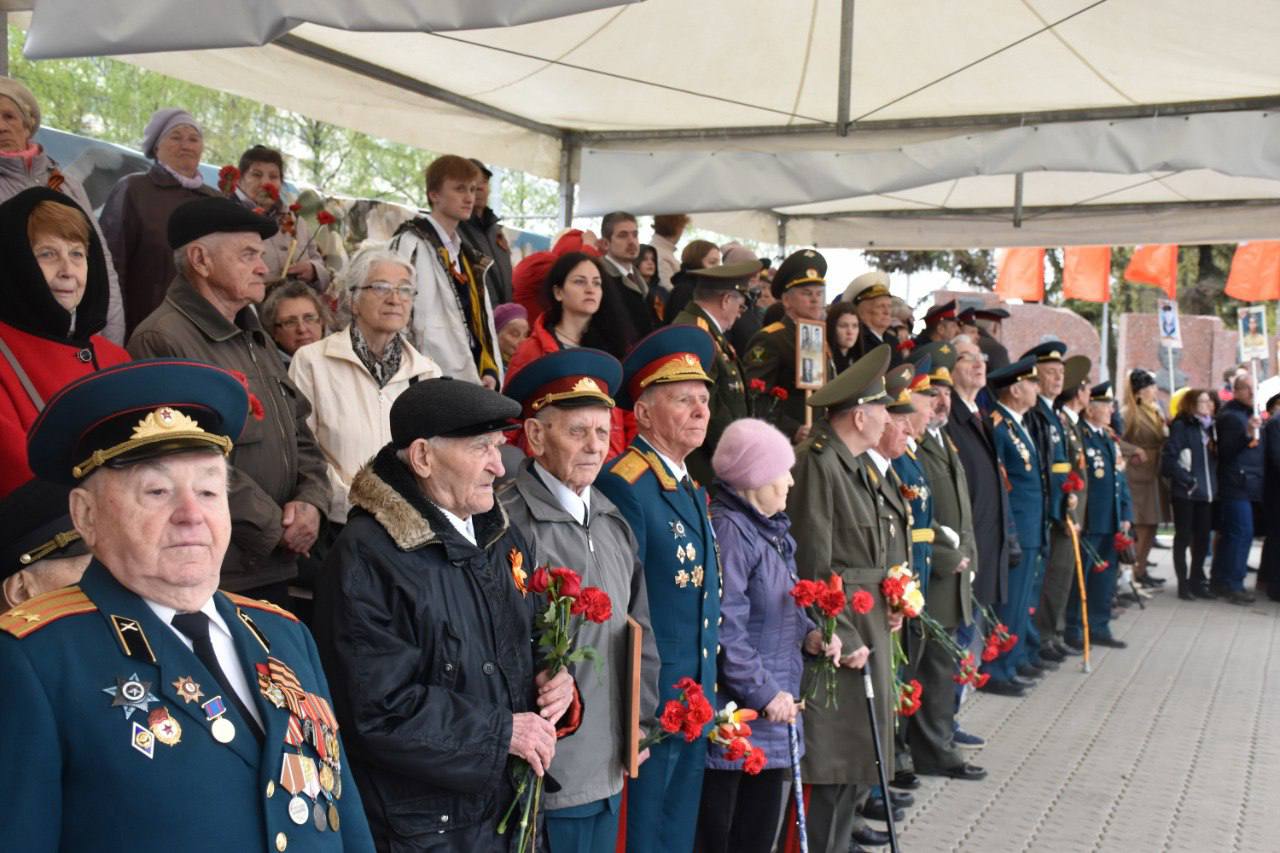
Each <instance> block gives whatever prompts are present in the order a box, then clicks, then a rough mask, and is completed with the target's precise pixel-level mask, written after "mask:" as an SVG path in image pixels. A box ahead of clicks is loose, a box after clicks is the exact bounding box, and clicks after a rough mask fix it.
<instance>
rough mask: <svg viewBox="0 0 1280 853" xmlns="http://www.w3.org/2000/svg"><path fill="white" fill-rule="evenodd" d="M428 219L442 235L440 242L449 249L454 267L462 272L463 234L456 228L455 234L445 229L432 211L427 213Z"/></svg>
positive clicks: (437, 232)
mask: <svg viewBox="0 0 1280 853" xmlns="http://www.w3.org/2000/svg"><path fill="white" fill-rule="evenodd" d="M427 221H428V222H430V223H431V227H432V228H434V229H436V234H438V235H439V236H440V242H441V243H442V244H444V247H445V248H446V249H448V250H449V260H450V261H452V262H453V268H454V270H456V271H457V272H462V260H461V258H462V234H461V233H460V232H459V231H458V230H457V229H456V228H455V229H454V231H453V236H452V237H450V236H449V233H448V232H447V231H445V230H444V226H443V225H441V224H440V223H439V222H436V220H435V217H434V216H432V215H431V214H430V213H428V214H427Z"/></svg>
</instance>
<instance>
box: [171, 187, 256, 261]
mask: <svg viewBox="0 0 1280 853" xmlns="http://www.w3.org/2000/svg"><path fill="white" fill-rule="evenodd" d="M279 230H280V227H279V226H278V225H276V223H275V222H274V221H272V220H270V219H268V218H266V217H265V216H259V215H258V214H256V213H254V212H253V211H252V210H249V209H248V208H246V207H245V206H244V205H243V204H240V203H239V202H236V201H232V200H231V199H229V198H225V197H223V196H205V197H202V198H198V199H196V200H195V201H189V202H187V203H186V204H183V205H180V206H179V207H178V208H177V209H175V210H174V211H173V213H171V214H169V223H168V238H169V248H170V249H180V248H182V247H183V246H185V245H187V244H188V243H190V242H192V241H193V240H199V239H200V238H201V237H206V236H208V235H209V234H244V233H254V234H257V235H258V236H259V237H261V238H262V239H263V240H266V239H268V238H269V237H273V236H275V233H276V232H277V231H279Z"/></svg>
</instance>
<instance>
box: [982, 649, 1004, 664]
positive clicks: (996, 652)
mask: <svg viewBox="0 0 1280 853" xmlns="http://www.w3.org/2000/svg"><path fill="white" fill-rule="evenodd" d="M998 657H1000V648H999V647H998V646H987V647H985V648H984V649H983V650H982V660H983V662H984V663H991V662H992V661H993V660H995V659H996V658H998Z"/></svg>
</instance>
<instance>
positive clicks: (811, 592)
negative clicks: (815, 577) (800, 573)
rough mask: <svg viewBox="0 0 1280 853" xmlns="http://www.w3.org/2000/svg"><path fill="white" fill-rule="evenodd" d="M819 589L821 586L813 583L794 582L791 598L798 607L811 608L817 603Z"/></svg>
mask: <svg viewBox="0 0 1280 853" xmlns="http://www.w3.org/2000/svg"><path fill="white" fill-rule="evenodd" d="M821 588H822V585H821V584H819V583H816V582H815V581H796V585H795V586H793V587H791V597H792V598H794V599H795V600H796V604H798V605H799V606H800V607H812V606H813V605H814V604H816V603H817V602H818V592H819V591H820V590H821Z"/></svg>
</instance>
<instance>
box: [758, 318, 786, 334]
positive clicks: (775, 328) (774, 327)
mask: <svg viewBox="0 0 1280 853" xmlns="http://www.w3.org/2000/svg"><path fill="white" fill-rule="evenodd" d="M786 326H787V324H786V323H783V322H782V321H781V320H779V321H778V322H777V323H770V324H769V325H767V326H765V327H764V328H763V329H761V330H760V331H762V332H764V333H765V334H766V335H772V334H773V333H774V332H780V331H782V330H783V329H785V328H786Z"/></svg>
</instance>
